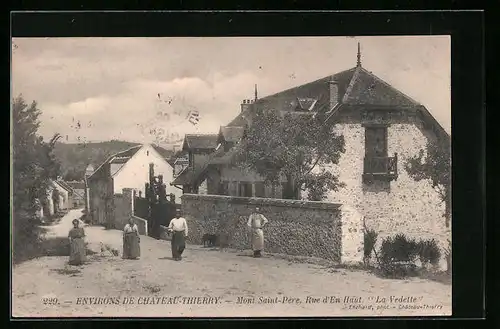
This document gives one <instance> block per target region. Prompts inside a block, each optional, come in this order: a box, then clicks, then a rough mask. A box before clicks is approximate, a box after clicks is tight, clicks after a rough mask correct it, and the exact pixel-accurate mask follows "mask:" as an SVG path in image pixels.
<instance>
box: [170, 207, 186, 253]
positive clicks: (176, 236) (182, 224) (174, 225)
mask: <svg viewBox="0 0 500 329" xmlns="http://www.w3.org/2000/svg"><path fill="white" fill-rule="evenodd" d="M168 232H169V233H172V258H173V259H174V260H177V261H179V260H181V259H182V252H183V251H184V248H185V247H186V242H185V238H186V237H187V236H188V226H187V222H186V219H185V218H184V217H181V210H180V209H177V210H176V211H175V218H173V219H172V220H171V221H170V225H168Z"/></svg>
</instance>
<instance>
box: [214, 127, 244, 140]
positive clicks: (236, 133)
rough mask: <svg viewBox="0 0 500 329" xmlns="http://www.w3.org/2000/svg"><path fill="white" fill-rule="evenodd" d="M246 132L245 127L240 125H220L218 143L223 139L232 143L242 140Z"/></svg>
mask: <svg viewBox="0 0 500 329" xmlns="http://www.w3.org/2000/svg"><path fill="white" fill-rule="evenodd" d="M244 133H245V127H240V126H225V127H220V130H219V137H218V139H217V143H221V142H222V141H223V140H224V141H226V142H230V143H237V142H239V141H240V140H241V138H242V137H243V135H244Z"/></svg>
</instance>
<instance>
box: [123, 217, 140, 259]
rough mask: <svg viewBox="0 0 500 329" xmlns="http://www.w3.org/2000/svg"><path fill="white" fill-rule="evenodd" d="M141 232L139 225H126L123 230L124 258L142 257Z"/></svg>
mask: <svg viewBox="0 0 500 329" xmlns="http://www.w3.org/2000/svg"><path fill="white" fill-rule="evenodd" d="M139 240H140V238H139V232H138V229H137V225H134V226H132V227H130V225H128V224H127V225H126V226H125V228H124V229H123V258H125V259H137V258H139V257H141V245H140V241H139Z"/></svg>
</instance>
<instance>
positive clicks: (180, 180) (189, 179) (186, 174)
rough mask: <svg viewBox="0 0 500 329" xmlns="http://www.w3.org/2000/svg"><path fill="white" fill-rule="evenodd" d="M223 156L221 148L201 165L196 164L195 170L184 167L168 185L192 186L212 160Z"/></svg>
mask: <svg viewBox="0 0 500 329" xmlns="http://www.w3.org/2000/svg"><path fill="white" fill-rule="evenodd" d="M224 154H225V152H224V149H223V148H219V149H217V150H215V151H214V152H213V153H212V154H210V156H209V157H208V158H207V159H206V160H205V161H203V162H202V163H199V164H196V163H195V168H189V167H186V168H185V169H184V170H183V171H182V172H181V173H180V174H179V175H178V176H177V177H176V178H175V179H174V180H173V181H172V183H171V184H170V185H192V184H194V183H196V182H197V181H198V180H199V179H200V175H201V174H202V173H203V172H205V170H206V169H207V168H208V166H209V165H211V164H212V161H213V159H214V158H216V157H219V156H223V155H224Z"/></svg>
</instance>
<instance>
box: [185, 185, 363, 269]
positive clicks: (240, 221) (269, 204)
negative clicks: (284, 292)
mask: <svg viewBox="0 0 500 329" xmlns="http://www.w3.org/2000/svg"><path fill="white" fill-rule="evenodd" d="M256 206H259V207H260V209H261V212H262V214H263V215H264V216H266V217H267V219H268V220H269V223H268V225H267V226H266V228H265V232H264V236H265V251H267V252H270V253H281V254H289V255H299V256H313V257H320V258H325V259H329V260H332V261H336V262H361V261H362V258H363V232H362V225H363V224H362V223H363V221H362V217H361V215H360V214H359V213H356V212H355V210H354V209H352V208H351V209H350V212H349V211H346V210H345V209H343V207H342V205H340V204H334V203H327V202H312V201H301V200H283V199H269V198H242V197H231V196H219V195H196V194H184V195H183V196H182V211H183V215H184V217H185V218H186V220H187V222H188V227H189V238H188V241H189V242H191V243H195V244H201V243H202V236H203V234H205V233H208V234H219V233H226V234H228V235H229V237H230V241H229V244H230V247H232V248H236V249H240V250H243V249H250V248H251V243H250V230H249V228H248V227H247V221H248V216H249V215H250V214H251V213H252V212H253V210H254V209H255V207H256Z"/></svg>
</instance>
